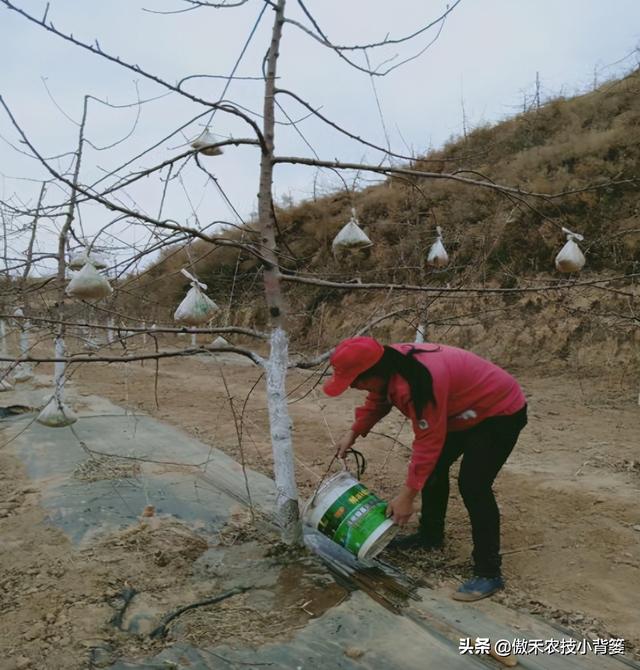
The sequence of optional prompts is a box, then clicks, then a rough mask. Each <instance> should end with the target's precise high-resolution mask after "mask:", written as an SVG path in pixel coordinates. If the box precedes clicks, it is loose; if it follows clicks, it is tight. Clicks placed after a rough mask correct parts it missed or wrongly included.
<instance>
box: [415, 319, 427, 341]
mask: <svg viewBox="0 0 640 670" xmlns="http://www.w3.org/2000/svg"><path fill="white" fill-rule="evenodd" d="M426 329H427V327H426V326H425V325H424V323H419V324H418V328H417V329H416V339H415V342H416V344H422V343H423V342H424V334H425V331H426Z"/></svg>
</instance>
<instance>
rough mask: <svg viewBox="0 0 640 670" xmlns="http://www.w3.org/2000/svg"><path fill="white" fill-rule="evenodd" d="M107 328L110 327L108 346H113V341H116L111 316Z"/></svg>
mask: <svg viewBox="0 0 640 670" xmlns="http://www.w3.org/2000/svg"><path fill="white" fill-rule="evenodd" d="M107 326H108V327H109V328H108V330H107V344H113V340H114V339H115V337H114V334H113V330H114V329H113V317H112V316H110V317H109V320H108V321H107Z"/></svg>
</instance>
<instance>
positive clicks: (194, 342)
mask: <svg viewBox="0 0 640 670" xmlns="http://www.w3.org/2000/svg"><path fill="white" fill-rule="evenodd" d="M191 346H192V347H197V346H198V336H197V335H196V334H195V333H191Z"/></svg>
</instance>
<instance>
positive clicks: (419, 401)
mask: <svg viewBox="0 0 640 670" xmlns="http://www.w3.org/2000/svg"><path fill="white" fill-rule="evenodd" d="M420 353H424V350H423V349H417V348H415V347H412V348H411V349H410V350H409V351H408V352H407V353H406V354H403V353H401V352H400V351H398V350H397V349H394V348H393V347H387V346H385V347H384V353H383V354H382V358H381V359H380V360H379V361H378V362H377V363H376V364H375V365H372V366H371V367H370V368H369V369H368V370H365V371H364V372H363V373H362V374H361V375H360V376H359V377H358V379H365V378H367V377H384V378H385V379H389V378H390V377H391V375H393V374H399V375H400V376H401V377H402V378H403V379H404V380H405V381H406V382H407V384H409V390H410V393H411V401H412V402H413V406H414V408H415V411H416V416H417V417H420V416H421V415H422V411H423V410H424V408H425V407H426V406H427V405H428V404H429V403H430V402H431V403H433V404H434V405H435V404H436V398H435V395H434V392H433V377H432V376H431V373H430V372H429V369H428V368H427V367H425V366H424V365H422V363H420V361H417V360H416V359H415V358H414V354H420Z"/></svg>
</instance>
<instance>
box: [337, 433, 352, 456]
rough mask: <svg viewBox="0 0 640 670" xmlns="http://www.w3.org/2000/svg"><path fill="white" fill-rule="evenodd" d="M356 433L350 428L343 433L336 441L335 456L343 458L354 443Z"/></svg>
mask: <svg viewBox="0 0 640 670" xmlns="http://www.w3.org/2000/svg"><path fill="white" fill-rule="evenodd" d="M356 437H357V436H356V434H355V433H354V432H353V431H352V430H350V431H348V432H347V433H345V434H344V435H343V436H342V437H341V438H340V439H339V440H338V441H337V442H336V456H337V457H338V458H344V457H345V454H346V453H347V451H349V449H351V447H352V446H353V445H354V444H355V441H356Z"/></svg>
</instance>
